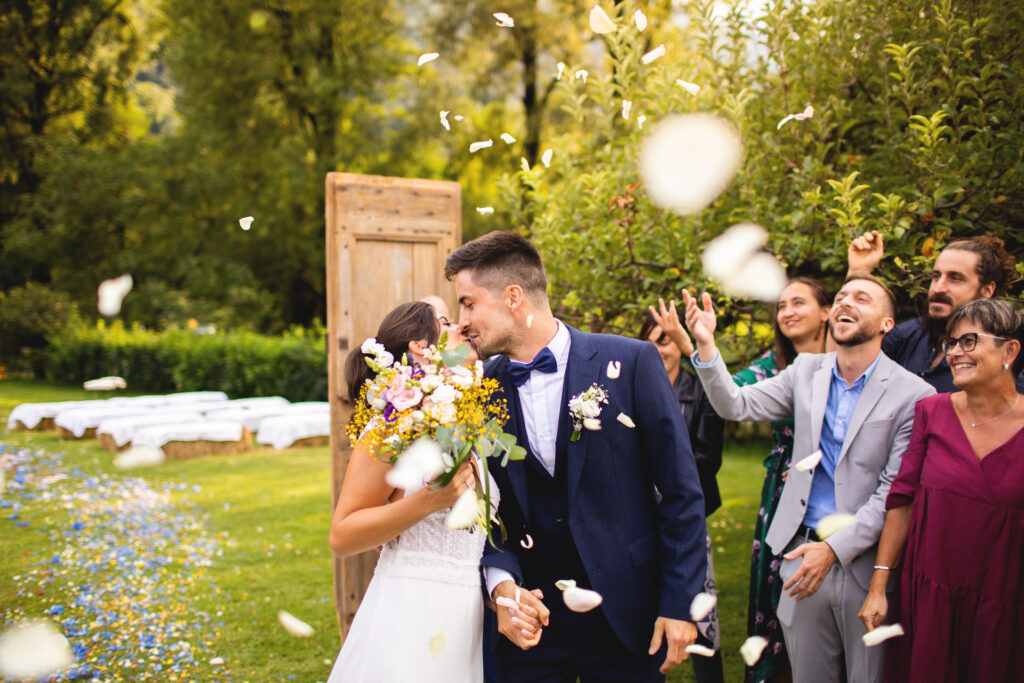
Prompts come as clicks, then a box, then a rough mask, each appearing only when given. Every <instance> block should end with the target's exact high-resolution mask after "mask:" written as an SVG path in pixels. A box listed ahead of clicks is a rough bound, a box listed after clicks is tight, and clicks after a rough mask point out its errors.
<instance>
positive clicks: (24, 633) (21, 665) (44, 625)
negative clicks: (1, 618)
mask: <svg viewBox="0 0 1024 683" xmlns="http://www.w3.org/2000/svg"><path fill="white" fill-rule="evenodd" d="M74 663H75V660H74V656H73V655H72V653H71V645H70V644H69V643H68V640H67V638H65V637H64V634H62V633H61V632H60V631H59V630H57V627H56V626H54V625H53V624H52V623H50V622H49V621H34V622H22V623H20V624H17V625H15V626H13V627H11V628H9V629H7V630H6V631H5V632H4V633H3V634H2V635H0V677H2V678H4V679H8V678H10V679H17V680H21V679H26V678H32V679H38V678H45V677H49V676H52V675H53V674H56V673H59V672H61V671H64V670H65V669H67V668H69V667H71V665H73V664H74Z"/></svg>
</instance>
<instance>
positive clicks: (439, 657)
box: [328, 480, 498, 683]
mask: <svg viewBox="0 0 1024 683" xmlns="http://www.w3.org/2000/svg"><path fill="white" fill-rule="evenodd" d="M411 493H412V491H407V492H406V495H408V494H411ZM491 498H492V502H493V504H494V505H497V504H498V489H497V486H495V485H494V481H493V480H492V481H491ZM447 514H448V511H447V510H441V511H439V512H435V513H433V514H431V515H430V516H428V517H426V518H425V519H423V520H421V521H420V522H419V523H417V524H415V525H414V526H412V527H411V528H409V529H406V530H405V531H403V532H402V534H401V535H400V536H398V538H394V539H392V540H390V541H388V542H387V543H385V544H384V547H383V549H382V550H381V553H380V559H379V560H378V561H377V569H376V570H375V571H374V574H373V579H372V580H371V581H370V585H369V587H368V588H367V589H366V595H365V596H364V597H363V601H362V603H361V604H360V606H359V610H358V611H357V612H356V616H355V619H354V620H353V621H352V628H351V629H349V632H348V635H347V636H346V638H345V643H344V645H343V646H342V648H341V654H339V655H338V660H337V661H336V662H335V664H334V669H333V670H332V671H331V676H330V678H329V679H328V683H362V682H363V681H374V682H376V681H380V682H381V683H392V682H394V683H411V682H412V681H417V682H428V683H429V682H433V681H437V682H438V683H452V682H455V681H458V682H460V683H461V682H462V681H466V682H468V683H479V682H481V681H483V658H482V648H483V645H482V638H483V609H484V607H483V592H482V590H481V588H480V569H479V567H480V556H481V555H482V554H483V549H484V543H485V542H486V540H487V536H486V534H484V533H483V532H482V531H480V529H474V531H472V532H470V531H469V530H467V529H459V530H455V531H451V530H449V529H447V528H446V527H445V525H444V520H445V516H446V515H447Z"/></svg>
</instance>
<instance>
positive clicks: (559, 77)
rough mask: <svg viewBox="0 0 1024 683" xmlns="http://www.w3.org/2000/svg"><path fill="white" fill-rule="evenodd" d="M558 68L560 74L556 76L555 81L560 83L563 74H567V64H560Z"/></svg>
mask: <svg viewBox="0 0 1024 683" xmlns="http://www.w3.org/2000/svg"><path fill="white" fill-rule="evenodd" d="M557 66H558V73H557V74H556V75H555V80H556V81H560V80H562V74H564V73H565V62H559V63H558V65H557Z"/></svg>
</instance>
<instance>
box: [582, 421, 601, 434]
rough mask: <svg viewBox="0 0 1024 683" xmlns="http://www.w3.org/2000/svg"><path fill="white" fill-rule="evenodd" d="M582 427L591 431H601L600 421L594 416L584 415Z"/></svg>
mask: <svg viewBox="0 0 1024 683" xmlns="http://www.w3.org/2000/svg"><path fill="white" fill-rule="evenodd" d="M583 428H584V429H589V430H590V431H592V432H599V431H601V421H600V420H599V419H597V418H596V417H585V418H583Z"/></svg>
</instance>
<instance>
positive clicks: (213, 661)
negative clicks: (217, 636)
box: [210, 657, 224, 666]
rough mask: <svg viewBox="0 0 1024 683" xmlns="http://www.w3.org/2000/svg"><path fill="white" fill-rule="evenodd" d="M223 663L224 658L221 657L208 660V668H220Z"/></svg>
mask: <svg viewBox="0 0 1024 683" xmlns="http://www.w3.org/2000/svg"><path fill="white" fill-rule="evenodd" d="M223 663H224V658H223V657H214V658H213V659H211V660H210V666H220V665H221V664H223Z"/></svg>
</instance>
